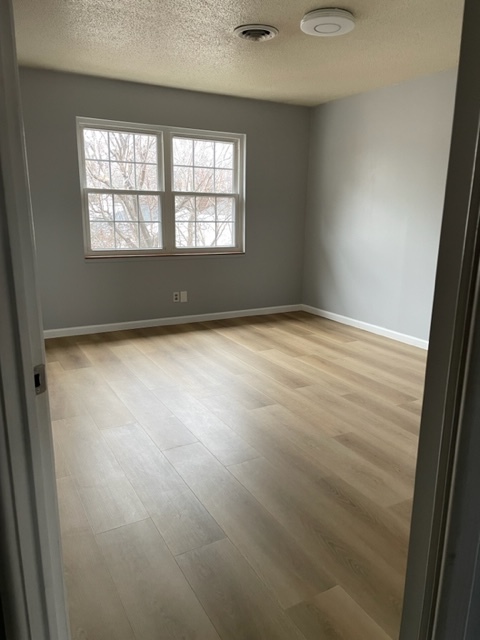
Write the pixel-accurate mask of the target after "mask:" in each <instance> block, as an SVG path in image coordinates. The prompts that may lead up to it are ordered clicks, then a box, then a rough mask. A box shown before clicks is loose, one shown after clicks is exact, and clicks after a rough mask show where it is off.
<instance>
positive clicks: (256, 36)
mask: <svg viewBox="0 0 480 640" xmlns="http://www.w3.org/2000/svg"><path fill="white" fill-rule="evenodd" d="M233 33H234V34H235V35H236V36H238V37H239V38H243V39H244V40H251V41H252V42H263V41H264V40H271V39H272V38H275V36H277V35H278V29H275V27H270V26H269V25H267V24H244V25H242V26H240V27H237V28H236V29H234V30H233Z"/></svg>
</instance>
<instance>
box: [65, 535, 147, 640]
mask: <svg viewBox="0 0 480 640" xmlns="http://www.w3.org/2000/svg"><path fill="white" fill-rule="evenodd" d="M62 547H63V566H64V573H65V585H66V591H67V601H68V613H69V618H70V631H71V635H72V640H112V639H113V638H115V640H138V638H136V637H135V636H134V633H133V630H132V627H131V625H130V622H129V621H128V618H127V615H126V612H125V609H124V606H123V604H122V602H121V600H120V596H119V595H118V592H117V589H116V587H115V585H114V583H113V581H112V577H111V575H110V572H109V570H108V569H107V566H106V563H105V561H104V559H103V556H102V554H101V553H100V550H99V549H98V547H97V543H96V541H95V538H94V536H93V534H91V533H90V534H83V535H75V536H65V537H63V538H62Z"/></svg>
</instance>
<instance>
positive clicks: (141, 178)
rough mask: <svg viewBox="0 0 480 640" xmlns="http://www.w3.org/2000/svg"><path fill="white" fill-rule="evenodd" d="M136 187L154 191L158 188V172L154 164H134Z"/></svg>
mask: <svg viewBox="0 0 480 640" xmlns="http://www.w3.org/2000/svg"><path fill="white" fill-rule="evenodd" d="M135 169H136V172H137V189H138V190H139V191H140V190H145V191H156V190H157V189H158V173H157V165H155V164H136V165H135Z"/></svg>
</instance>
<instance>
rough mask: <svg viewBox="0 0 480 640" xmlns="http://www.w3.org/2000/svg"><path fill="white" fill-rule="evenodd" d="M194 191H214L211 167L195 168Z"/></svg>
mask: <svg viewBox="0 0 480 640" xmlns="http://www.w3.org/2000/svg"><path fill="white" fill-rule="evenodd" d="M194 171H195V176H194V178H195V185H194V186H195V188H194V191H198V192H200V193H215V181H214V172H213V169H204V168H201V169H195V170H194Z"/></svg>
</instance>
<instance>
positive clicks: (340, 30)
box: [300, 9, 355, 37]
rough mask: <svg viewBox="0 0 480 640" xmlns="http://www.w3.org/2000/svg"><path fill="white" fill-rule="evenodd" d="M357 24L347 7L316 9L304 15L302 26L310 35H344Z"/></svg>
mask: <svg viewBox="0 0 480 640" xmlns="http://www.w3.org/2000/svg"><path fill="white" fill-rule="evenodd" d="M354 26H355V18H354V17H353V15H352V14H351V13H350V11H347V10H346V9H315V11H310V12H309V13H307V14H306V15H304V16H303V18H302V21H301V23H300V28H301V29H302V31H303V32H304V33H307V34H308V35H310V36H327V37H332V36H343V34H345V33H348V32H349V31H351V30H352V29H353V28H354Z"/></svg>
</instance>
